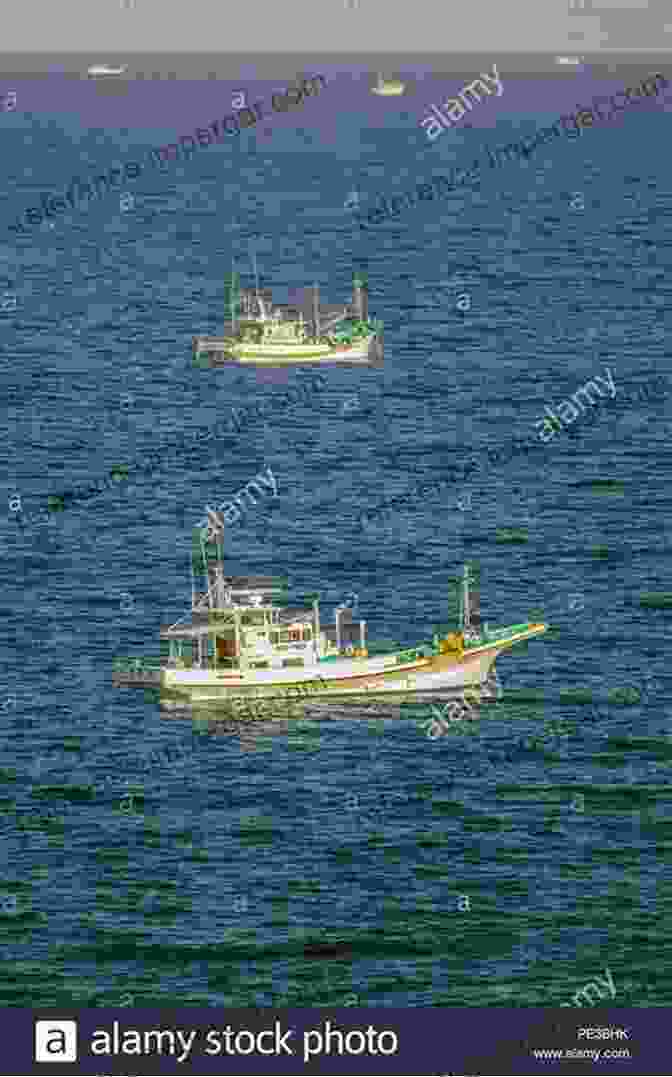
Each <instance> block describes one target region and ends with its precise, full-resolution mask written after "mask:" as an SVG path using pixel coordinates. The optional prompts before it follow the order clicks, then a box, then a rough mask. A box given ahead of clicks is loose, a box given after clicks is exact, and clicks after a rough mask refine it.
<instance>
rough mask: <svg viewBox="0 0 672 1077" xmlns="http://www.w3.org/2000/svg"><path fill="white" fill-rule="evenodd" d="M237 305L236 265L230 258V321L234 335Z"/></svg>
mask: <svg viewBox="0 0 672 1077" xmlns="http://www.w3.org/2000/svg"><path fill="white" fill-rule="evenodd" d="M237 306H238V289H237V282H236V267H235V263H234V260H233V258H232V259H231V321H232V323H233V335H234V336H235V335H236V308H237Z"/></svg>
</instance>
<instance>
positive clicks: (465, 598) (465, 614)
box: [462, 564, 471, 637]
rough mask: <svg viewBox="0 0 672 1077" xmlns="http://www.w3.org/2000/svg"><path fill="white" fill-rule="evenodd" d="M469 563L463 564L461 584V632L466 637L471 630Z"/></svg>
mask: <svg viewBox="0 0 672 1077" xmlns="http://www.w3.org/2000/svg"><path fill="white" fill-rule="evenodd" d="M470 582H471V580H470V576H469V565H468V564H465V566H464V577H463V586H462V633H463V635H464V636H465V637H466V636H467V633H468V632H471V606H470V603H469V584H470Z"/></svg>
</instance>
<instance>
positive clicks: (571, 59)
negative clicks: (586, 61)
mask: <svg viewBox="0 0 672 1077" xmlns="http://www.w3.org/2000/svg"><path fill="white" fill-rule="evenodd" d="M555 62H556V64H571V65H573V66H576V65H577V64H580V63H581V57H580V56H556V57H555Z"/></svg>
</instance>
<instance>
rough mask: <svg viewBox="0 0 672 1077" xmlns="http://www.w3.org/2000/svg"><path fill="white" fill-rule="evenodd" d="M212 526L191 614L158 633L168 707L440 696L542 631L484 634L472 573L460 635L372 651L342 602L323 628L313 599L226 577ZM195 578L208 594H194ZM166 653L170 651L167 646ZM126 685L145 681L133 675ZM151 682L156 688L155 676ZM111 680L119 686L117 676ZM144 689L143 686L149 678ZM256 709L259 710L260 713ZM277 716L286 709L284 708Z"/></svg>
mask: <svg viewBox="0 0 672 1077" xmlns="http://www.w3.org/2000/svg"><path fill="white" fill-rule="evenodd" d="M208 516H209V518H210V526H209V527H208V528H207V530H204V531H202V532H197V533H196V537H195V540H194V542H195V550H194V551H193V552H192V553H195V554H196V557H194V556H192V604H191V617H190V620H189V621H187V617H188V615H185V617H184V618H182V619H181V620H180V621H178V622H176V623H175V624H172V625H168V626H166V627H164V628H162V629H161V633H160V636H161V640H162V649H164V659H165V660H164V661H163V662H162V665H161V669H160V674H159V678H158V681H159V685H160V689H161V700H162V702H163V701H167V702H168V705H170V704H171V702H172V703H178V702H183V703H206V704H213V703H214V704H220V703H221V704H227V705H229V704H230V705H231V706H232V707H233V708H234V710H235V708H236V707H237V706H239V705H242V704H244V703H250V702H253V704H254V707H255V708H256V707H257V705H258V704H261V705H266V704H271V705H272V704H273V703H274V702H275V704H276V710H277V701H279V700H283V701H284V702H285V703H287V702H289V701H295V702H296V701H299V702H303V703H305V702H306V701H308V700H315V701H319V702H322V701H332V700H334V701H339V702H353V703H361V702H362V701H375V700H385V699H390V700H396V701H397V702H403V701H412V700H415V699H418V698H423V697H424V696H425V695H430V696H431V695H432V694H434V693H437V692H444V691H446V690H453V689H454V690H458V691H460V690H462V689H464V688H466V687H468V686H469V687H472V688H474V687H477V688H480V687H481V686H485V685H487V684H490V683H492V675H493V673H494V668H493V667H494V663H495V660H496V658H497V657H498V655H500V654H502V652H504V651H507V650H509V649H510V648H511V647H513V646H515V645H516V644H518V643H522V642H524V641H526V640H529V639H532V638H534V637H535V636H538V635H540V634H541V633H543V632H545V631H546V627H547V626H546V625H545V624H541V623H526V624H516V625H512V626H511V627H508V628H501V629H499V630H496V631H490V630H489V628H488V626H487V625H486V626H485V628H481V625H480V609H479V601H478V596H477V595H475V594H474V593H473V586H472V584H473V575H472V573H471V570H470V568H469V566H465V570H464V575H463V578H462V580H457V581H455V589H456V593H457V594H458V595H459V607H460V621H461V624H460V626H459V630H458V631H452V632H448V633H447V634H446V635H445V636H443V637H441V635H440V634H439V633H435V634H434V637H433V639H432V641H431V642H424V643H419V644H417V645H415V646H413V647H407V648H404V649H400V648H395V649H394V650H392V651H391V652H385V653H382V654H381V653H375V652H376V648H375V646H374V647H372V648H370V647H369V644H368V641H367V625H366V621H364V620H359V621H355V620H353V611H352V608H351V607H349V606H339V607H337V608H336V609H335V611H334V621H333V623H331V624H326V623H323V622H322V619H321V615H320V606H319V595H311V596H304V600H303V602H302V603H300V604H297V605H295V606H291V605H290V602H289V599H288V590H287V584H286V581H284V580H278V579H276V578H275V577H266V576H242V577H241V576H232V575H229V574H227V572H226V567H225V564H224V552H223V536H224V522H223V520H222V518H221V516H219V515H218V514H217V513H215V512H213V511H212V510H208ZM199 575H200V576H202V578H203V580H204V582H205V589H203V590H198V589H197V584H196V580H197V577H198V576H199ZM166 647H167V654H166V651H165V648H166ZM131 676H132V679H129V680H128V681H127V682H126V683H127V684H131V683H136V684H137V683H142V680H143V675H142V674H140V673H135V674H132V675H131ZM152 676H153V679H152V682H151V683H154V684H156V680H157V679H156V675H155V674H153V675H152ZM117 683H123V682H120V681H119V680H117ZM148 683H149V682H148ZM257 713H259V710H258V709H257ZM283 713H284V711H283Z"/></svg>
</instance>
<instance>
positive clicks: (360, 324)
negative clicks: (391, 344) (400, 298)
mask: <svg viewBox="0 0 672 1077" xmlns="http://www.w3.org/2000/svg"><path fill="white" fill-rule="evenodd" d="M255 281H256V287H255V290H254V291H252V290H248V289H241V288H240V282H239V277H238V274H237V273H235V272H233V271H232V272H231V274H230V277H229V280H228V283H227V289H226V291H227V295H228V299H229V303H228V306H229V309H230V312H231V322H230V325H229V330H228V332H226V333H225V334H224V335H223V336H222V337H206V336H199V337H194V340H193V354H194V360H195V361H196V362H197V363H200V361H201V360H203V359H206V360H207V361H208V362H209V361H210V359H211V358H215V360H220V361H224V362H226V361H228V362H236V363H254V364H257V365H279V364H294V365H295V364H297V363H320V362H334V361H335V360H337V361H341V362H345V363H360V364H362V363H364V364H369V363H378V362H380V360H382V358H383V342H382V330H383V323H382V322H381V321H370V320H369V315H368V294H367V292H368V289H367V285H366V281H365V279H364V278H363V277H361V276H359V275H355V277H354V279H353V285H352V289H353V294H352V302H351V303H350V304H344V305H342V306H339V307H337V308H336V310H335V311H334V310H331V311H330V312H329V313H328V314H326V313H325V312H324V311H322V310H321V309H320V302H319V291H318V288H317V285H314V286H313V296H312V309H311V311H310V317H309V318H305V317H304V314H303V312H302V311H301V310H299V309H297V308H292V307H284V308H283V307H280V306H275V307H274V304H273V298H272V296H271V294H270V292H269V291H268V290H267V289H265V290H263V291H262V290H260V289H259V281H258V276H257V271H256V261H255Z"/></svg>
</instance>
